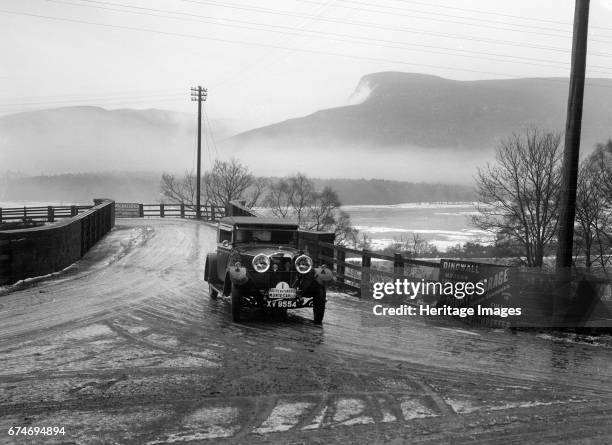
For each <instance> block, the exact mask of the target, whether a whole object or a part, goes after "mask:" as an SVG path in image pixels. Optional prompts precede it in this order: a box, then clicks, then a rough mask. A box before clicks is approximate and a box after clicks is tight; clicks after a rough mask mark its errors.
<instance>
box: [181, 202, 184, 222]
mask: <svg viewBox="0 0 612 445" xmlns="http://www.w3.org/2000/svg"><path fill="white" fill-rule="evenodd" d="M184 217H185V204H183V203H181V218H184Z"/></svg>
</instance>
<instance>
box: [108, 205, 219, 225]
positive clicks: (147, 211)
mask: <svg viewBox="0 0 612 445" xmlns="http://www.w3.org/2000/svg"><path fill="white" fill-rule="evenodd" d="M115 212H116V217H117V218H151V217H152V218H195V217H196V206H194V205H190V204H163V203H162V204H141V203H137V202H117V203H115ZM224 216H225V207H220V206H210V205H201V206H200V217H201V218H202V219H203V220H205V221H216V220H218V219H219V218H223V217H224Z"/></svg>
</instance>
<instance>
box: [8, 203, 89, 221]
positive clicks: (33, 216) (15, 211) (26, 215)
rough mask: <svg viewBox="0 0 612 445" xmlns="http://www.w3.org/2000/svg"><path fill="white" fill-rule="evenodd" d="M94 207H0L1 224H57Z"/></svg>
mask: <svg viewBox="0 0 612 445" xmlns="http://www.w3.org/2000/svg"><path fill="white" fill-rule="evenodd" d="M92 207H93V206H91V205H87V206H85V205H83V206H76V205H70V206H38V207H27V206H25V207H8V208H7V207H4V208H2V207H0V223H3V222H10V221H41V222H55V221H56V220H58V219H62V218H72V217H74V216H77V215H78V214H80V213H83V212H84V211H86V210H89V209H91V208H92Z"/></svg>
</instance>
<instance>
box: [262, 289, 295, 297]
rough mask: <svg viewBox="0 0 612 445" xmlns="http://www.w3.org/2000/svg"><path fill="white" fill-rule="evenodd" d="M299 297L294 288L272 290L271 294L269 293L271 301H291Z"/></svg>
mask: <svg viewBox="0 0 612 445" xmlns="http://www.w3.org/2000/svg"><path fill="white" fill-rule="evenodd" d="M296 296H297V292H296V290H295V289H293V288H288V289H277V288H272V289H270V292H268V298H270V299H281V298H283V299H291V298H295V297H296Z"/></svg>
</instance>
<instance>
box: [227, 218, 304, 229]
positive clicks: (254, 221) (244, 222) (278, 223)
mask: <svg viewBox="0 0 612 445" xmlns="http://www.w3.org/2000/svg"><path fill="white" fill-rule="evenodd" d="M219 222H220V223H221V224H229V225H235V226H237V227H239V228H242V227H245V228H247V227H262V226H266V227H273V228H276V229H278V228H285V229H291V230H297V229H298V227H299V226H298V223H297V222H295V221H293V220H290V219H283V218H259V217H257V216H226V217H224V218H221V219H220V220H219Z"/></svg>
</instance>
